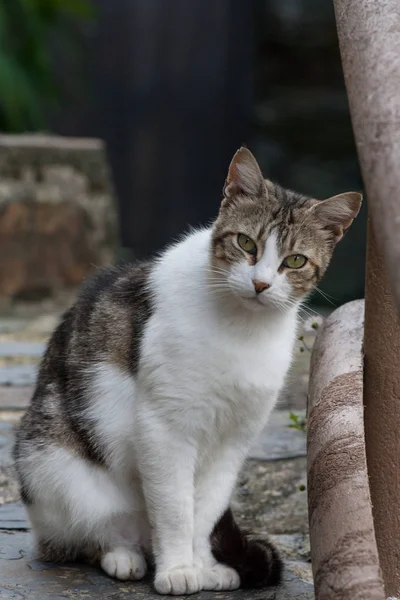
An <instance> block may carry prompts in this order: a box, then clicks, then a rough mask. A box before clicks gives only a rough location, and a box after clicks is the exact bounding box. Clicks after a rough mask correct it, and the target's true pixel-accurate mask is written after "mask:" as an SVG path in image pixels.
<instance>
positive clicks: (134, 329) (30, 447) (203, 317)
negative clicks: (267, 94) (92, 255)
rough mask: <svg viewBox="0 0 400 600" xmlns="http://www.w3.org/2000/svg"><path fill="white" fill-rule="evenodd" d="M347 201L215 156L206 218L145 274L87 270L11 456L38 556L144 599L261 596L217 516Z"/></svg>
mask: <svg viewBox="0 0 400 600" xmlns="http://www.w3.org/2000/svg"><path fill="white" fill-rule="evenodd" d="M361 200H362V196H361V194H359V193H356V192H348V193H344V194H340V195H338V196H334V197H332V198H329V199H327V200H324V201H317V200H315V199H312V198H308V197H305V196H302V195H300V194H297V193H295V192H292V191H288V190H285V189H283V188H281V187H280V186H279V185H276V184H273V183H272V182H270V181H268V180H265V179H264V178H263V175H262V173H261V170H260V167H259V165H258V163H257V161H256V159H255V158H254V156H253V155H252V154H251V152H250V151H249V150H248V149H247V148H244V147H242V148H240V149H239V150H238V151H237V152H236V154H235V156H234V157H233V159H232V162H231V164H230V167H229V171H228V175H227V179H226V182H225V186H224V190H223V199H222V202H221V206H220V210H219V214H218V216H217V218H216V220H215V222H214V223H213V225H212V226H210V227H207V228H203V229H198V230H195V231H192V232H191V233H189V234H188V235H186V237H184V238H183V239H182V240H181V241H179V242H178V243H176V244H174V245H171V246H170V247H168V248H167V249H166V250H165V251H164V252H163V253H161V254H160V255H159V256H158V257H156V258H155V259H153V260H150V261H147V262H143V263H138V264H136V265H128V266H122V267H112V268H107V269H105V270H100V271H99V272H98V273H97V274H96V275H95V276H94V277H93V278H91V279H89V281H88V282H87V283H86V285H85V286H84V287H83V289H82V291H81V293H80V295H79V296H78V298H77V300H76V302H75V304H74V305H73V306H72V308H71V309H70V310H68V311H67V312H66V313H65V315H64V316H63V318H62V320H61V322H60V324H59V325H58V327H57V328H56V330H55V332H54V333H53V335H52V337H51V339H50V342H49V344H48V347H47V350H46V352H45V355H44V357H43V360H42V363H41V366H40V370H39V374H38V379H37V386H36V390H35V392H34V395H33V398H32V401H31V404H30V406H29V408H28V410H27V412H26V414H25V415H24V417H23V418H22V422H21V425H20V428H19V431H18V433H17V439H16V444H15V448H14V457H15V464H16V469H17V473H18V477H19V481H20V486H21V497H22V499H23V502H24V503H25V505H26V508H27V511H28V513H29V517H30V521H31V523H32V527H33V530H34V533H35V535H36V539H37V545H38V549H39V552H40V555H41V557H42V558H43V559H47V560H55V561H62V560H71V559H76V558H81V559H82V558H83V559H85V560H87V561H89V562H92V563H99V564H100V565H101V567H102V568H103V570H104V571H105V572H106V573H107V574H108V575H110V576H112V577H116V578H118V579H120V580H127V579H132V580H139V579H141V578H142V577H144V575H145V573H146V570H147V567H148V562H149V560H154V562H155V579H154V585H155V589H156V590H157V592H159V593H160V594H190V593H194V592H198V591H199V590H201V589H203V590H230V589H235V588H238V587H239V586H240V585H241V586H243V587H257V586H266V585H276V584H278V582H279V580H280V577H281V570H282V563H281V561H280V558H279V555H278V553H277V551H276V549H275V548H274V547H273V546H272V544H271V543H269V542H266V543H261V542H257V541H254V540H252V539H250V538H247V537H246V536H245V535H244V534H243V533H242V532H241V531H240V529H239V527H238V526H237V524H236V523H235V520H234V517H233V514H232V512H231V510H230V508H229V505H230V498H231V495H232V492H233V490H234V487H235V482H236V479H237V476H238V473H239V471H240V469H241V467H242V465H243V463H244V460H245V458H246V455H247V453H248V451H249V449H250V446H251V444H252V443H253V441H254V439H255V438H256V437H257V435H258V434H259V433H260V432H261V431H262V429H263V428H264V427H265V425H266V423H267V420H268V416H269V414H270V412H271V410H272V408H273V406H274V404H275V403H276V400H277V397H278V394H279V392H280V390H281V389H282V386H283V384H284V381H285V376H286V374H287V371H288V369H289V366H290V363H291V358H292V352H293V348H294V342H295V339H296V328H297V323H298V312H299V307H300V306H301V303H302V302H303V301H304V299H305V298H306V297H307V296H308V295H309V293H310V292H311V291H312V290H313V288H314V286H315V285H316V284H317V282H318V281H319V280H320V278H321V277H322V276H323V274H324V273H325V271H326V269H327V267H328V264H329V262H330V260H331V256H332V253H333V250H334V247H335V245H336V243H337V242H338V241H339V240H340V239H341V238H342V236H343V235H344V233H345V232H346V231H347V229H348V228H349V226H350V225H351V223H352V221H353V219H354V218H355V217H356V215H357V213H358V211H359V209H360V205H361Z"/></svg>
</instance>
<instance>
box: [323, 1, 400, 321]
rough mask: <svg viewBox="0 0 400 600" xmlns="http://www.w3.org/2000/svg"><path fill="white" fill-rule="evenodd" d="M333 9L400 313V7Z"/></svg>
mask: <svg viewBox="0 0 400 600" xmlns="http://www.w3.org/2000/svg"><path fill="white" fill-rule="evenodd" d="M334 6H335V14H336V22H337V29H338V35H339V45H340V52H341V55H342V64H343V71H344V77H345V82H346V87H347V92H348V97H349V105H350V113H351V120H352V124H353V130H354V136H355V141H356V145H357V151H358V156H359V160H360V166H361V171H362V175H363V179H364V184H365V188H366V191H367V194H368V209H369V212H370V214H371V215H372V220H373V223H374V229H375V234H376V237H377V243H378V245H379V247H380V248H381V249H382V253H383V257H384V261H385V264H386V265H387V271H388V275H389V280H390V284H391V288H392V291H393V293H394V296H395V301H396V306H397V309H398V310H399V309H400V277H399V264H400V218H399V192H400V127H399V119H400V59H399V57H400V4H399V1H398V0H379V2H377V0H334ZM378 224H379V227H378Z"/></svg>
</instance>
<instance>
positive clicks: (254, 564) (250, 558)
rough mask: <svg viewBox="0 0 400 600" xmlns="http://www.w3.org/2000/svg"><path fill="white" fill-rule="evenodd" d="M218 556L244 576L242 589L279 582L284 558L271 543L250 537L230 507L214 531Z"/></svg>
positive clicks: (219, 560) (214, 542) (241, 576)
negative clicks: (282, 558) (236, 519)
mask: <svg viewBox="0 0 400 600" xmlns="http://www.w3.org/2000/svg"><path fill="white" fill-rule="evenodd" d="M211 545H212V551H213V554H214V557H215V558H216V560H218V562H221V563H223V564H225V565H228V566H229V567H232V569H235V570H236V571H237V573H238V574H239V576H240V587H241V588H262V587H267V586H275V585H278V584H279V583H280V581H281V575H282V568H283V565H282V561H281V559H280V558H279V554H278V552H277V550H276V549H275V548H274V546H273V545H272V544H271V543H270V542H264V541H263V540H252V539H250V538H249V537H248V536H247V535H246V534H245V533H244V532H243V531H241V529H240V528H239V526H238V524H237V523H236V521H235V519H234V516H233V514H232V511H231V509H230V508H228V510H227V511H225V513H224V514H223V515H222V517H221V519H220V520H219V521H218V523H217V524H216V526H215V527H214V531H213V532H212V534H211Z"/></svg>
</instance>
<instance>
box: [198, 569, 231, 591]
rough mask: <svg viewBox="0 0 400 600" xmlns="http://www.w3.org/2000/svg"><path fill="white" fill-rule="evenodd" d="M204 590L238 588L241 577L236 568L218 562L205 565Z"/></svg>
mask: <svg viewBox="0 0 400 600" xmlns="http://www.w3.org/2000/svg"><path fill="white" fill-rule="evenodd" d="M202 572H203V590H237V589H238V587H239V586H240V577H239V575H238V574H237V572H236V571H235V570H234V569H231V567H227V566H226V565H222V564H221V563H217V564H216V565H214V566H212V567H211V566H210V567H203V569H202Z"/></svg>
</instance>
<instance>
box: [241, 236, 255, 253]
mask: <svg viewBox="0 0 400 600" xmlns="http://www.w3.org/2000/svg"><path fill="white" fill-rule="evenodd" d="M237 240H238V244H239V246H240V247H241V248H242V250H244V251H245V252H248V253H249V254H257V246H256V243H255V242H253V240H252V239H251V238H249V237H248V236H247V235H245V234H244V233H239V235H238V238H237Z"/></svg>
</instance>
